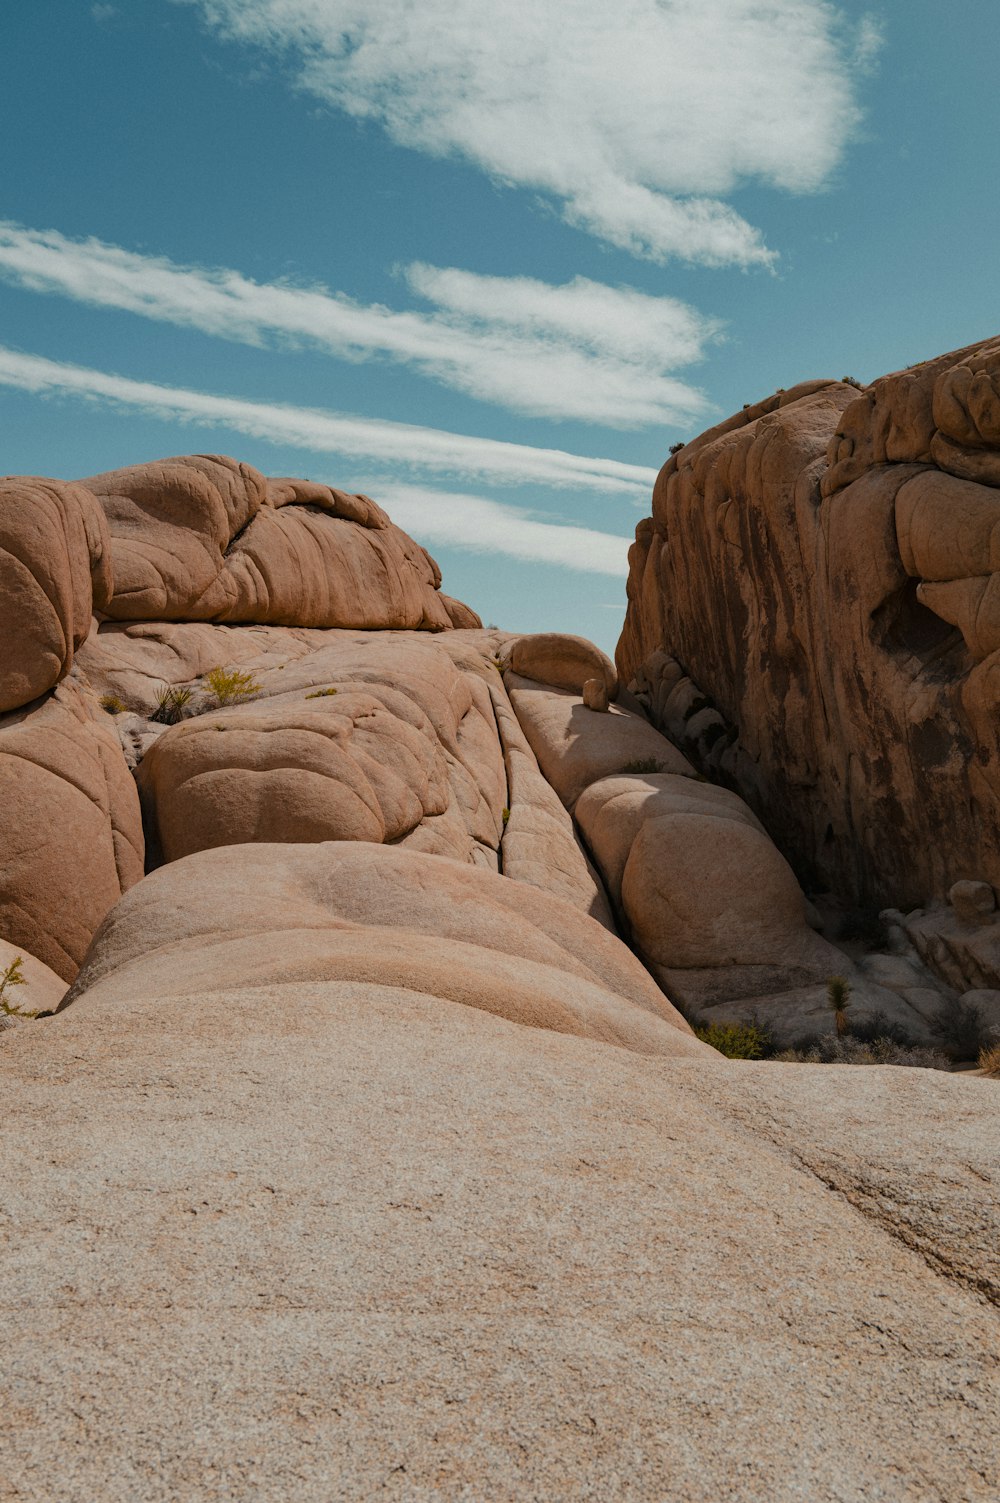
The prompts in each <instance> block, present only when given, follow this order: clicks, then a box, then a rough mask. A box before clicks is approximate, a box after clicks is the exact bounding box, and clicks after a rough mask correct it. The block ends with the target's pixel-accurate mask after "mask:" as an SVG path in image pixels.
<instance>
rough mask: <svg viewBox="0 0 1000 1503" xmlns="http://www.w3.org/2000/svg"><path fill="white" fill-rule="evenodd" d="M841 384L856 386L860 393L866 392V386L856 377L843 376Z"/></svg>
mask: <svg viewBox="0 0 1000 1503" xmlns="http://www.w3.org/2000/svg"><path fill="white" fill-rule="evenodd" d="M840 383H841V385H842V386H856V387H857V389H858V391H864V386H863V385H862V384H861V382H860V381H858V380H856V379H855V377H854V376H841V378H840Z"/></svg>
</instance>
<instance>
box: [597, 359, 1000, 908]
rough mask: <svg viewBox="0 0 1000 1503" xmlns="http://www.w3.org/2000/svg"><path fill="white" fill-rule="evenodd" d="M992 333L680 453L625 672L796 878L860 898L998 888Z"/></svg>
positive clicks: (637, 602)
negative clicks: (737, 797)
mask: <svg viewBox="0 0 1000 1503" xmlns="http://www.w3.org/2000/svg"><path fill="white" fill-rule="evenodd" d="M998 393H1000V341H992V342H988V343H985V344H981V345H976V346H974V347H972V348H970V349H968V350H963V351H959V352H957V353H955V354H951V355H946V356H942V357H940V358H939V359H937V360H934V361H929V362H927V363H926V364H924V365H919V366H915V367H913V368H912V369H910V370H908V371H903V372H900V373H898V374H896V375H892V376H887V377H885V378H883V379H882V380H879V381H876V382H874V383H873V385H872V386H870V387H869V388H868V389H867V390H865V391H862V392H861V393H860V394H859V392H858V390H857V389H856V388H855V387H852V386H851V385H848V384H845V383H841V382H812V383H809V384H807V385H805V386H801V387H796V388H793V389H792V390H789V391H786V392H781V393H778V394H777V395H775V396H773V397H770V398H768V399H767V400H766V401H764V402H760V403H757V404H756V405H754V406H750V407H747V408H745V409H744V410H743V412H742V413H738V414H736V415H735V416H734V417H733V418H730V419H729V420H728V422H726V423H723V424H721V425H719V426H718V427H717V428H713V429H711V430H709V431H708V432H707V433H704V434H702V435H701V436H700V437H699V438H697V439H695V440H694V441H693V442H691V443H689V444H686V445H685V446H684V447H683V448H682V449H681V450H680V451H679V452H678V453H677V454H675V455H673V456H672V457H671V458H670V459H669V460H668V462H667V463H666V465H664V467H663V469H662V471H661V472H660V475H659V478H658V480H657V483H656V487H655V491H654V496H653V514H652V517H651V518H649V519H648V520H646V521H645V522H643V523H641V524H640V526H639V527H638V529H637V532H636V542H635V545H634V546H633V548H632V550H631V553H630V570H629V584H628V593H629V607H628V615H627V619H626V622H625V628H624V631H623V634H622V638H621V641H620V643H619V647H618V653H617V659H618V668H619V672H620V675H621V678H622V681H623V682H624V683H626V684H629V683H630V684H631V685H632V687H633V688H634V689H635V690H636V691H637V692H638V693H639V695H640V697H641V698H642V700H643V702H644V703H645V705H646V706H647V707H648V709H649V711H650V713H651V714H652V715H653V717H654V719H655V720H656V722H657V723H658V724H660V725H661V726H663V728H664V729H665V730H666V731H667V732H668V734H670V735H671V736H672V738H673V739H674V740H675V741H677V743H678V744H679V745H680V746H681V748H682V749H683V750H684V751H685V753H686V754H687V755H688V756H689V757H690V758H692V759H693V760H694V761H695V763H696V765H698V766H700V767H701V768H702V769H703V770H705V771H706V772H708V773H709V774H710V775H712V776H718V777H721V778H722V779H723V780H725V781H728V782H729V783H730V784H731V786H733V787H735V788H737V789H738V790H739V791H740V792H741V793H742V794H743V796H744V797H745V798H746V799H747V800H748V802H749V803H750V804H751V806H752V807H753V809H754V810H755V812H756V813H757V814H758V815H759V816H760V818H761V819H762V821H763V823H764V824H765V826H766V827H767V829H768V831H769V833H770V834H771V835H772V836H773V837H774V838H775V839H776V841H777V843H778V845H779V846H780V847H781V849H782V850H783V851H784V852H785V854H786V855H787V856H788V857H789V859H790V860H791V862H792V864H793V866H794V867H795V868H796V870H797V872H798V874H799V876H800V878H801V879H802V880H804V881H805V882H806V883H807V885H809V886H812V887H815V888H832V889H833V890H834V891H836V892H837V893H838V894H840V895H841V896H842V897H843V898H845V899H847V900H848V901H850V902H854V903H857V904H860V905H864V906H868V905H879V906H881V905H885V904H890V903H891V904H894V905H896V906H898V907H900V908H912V907H913V906H914V905H916V904H922V903H926V902H928V901H929V900H938V901H943V900H944V899H945V897H946V895H947V894H948V892H949V891H950V890H951V888H952V887H953V885H954V884H955V883H956V882H959V881H965V880H978V881H983V882H985V883H986V884H988V885H990V886H992V887H994V888H995V887H997V886H1000V841H998V840H997V833H996V810H997V806H998V802H1000V739H998V724H1000V722H998V719H997V704H998V700H1000V605H998V604H997V602H1000V585H998V583H997V581H998V580H1000V543H998V542H997V541H996V540H997V539H1000V489H998V487H1000V395H998Z"/></svg>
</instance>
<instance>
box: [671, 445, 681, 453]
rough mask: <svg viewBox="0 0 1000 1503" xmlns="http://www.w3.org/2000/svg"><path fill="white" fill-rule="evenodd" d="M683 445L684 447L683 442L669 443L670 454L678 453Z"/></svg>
mask: <svg viewBox="0 0 1000 1503" xmlns="http://www.w3.org/2000/svg"><path fill="white" fill-rule="evenodd" d="M683 447H684V445H683V444H671V445H670V453H671V454H679V453H680V452H681V450H682V449H683Z"/></svg>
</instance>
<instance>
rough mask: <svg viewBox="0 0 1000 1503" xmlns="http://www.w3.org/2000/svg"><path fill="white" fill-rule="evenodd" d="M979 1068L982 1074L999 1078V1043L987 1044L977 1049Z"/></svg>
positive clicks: (994, 1078)
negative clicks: (983, 1047)
mask: <svg viewBox="0 0 1000 1503" xmlns="http://www.w3.org/2000/svg"><path fill="white" fill-rule="evenodd" d="M979 1068H980V1070H982V1072H983V1074H984V1075H989V1076H990V1077H991V1079H993V1080H1000V1044H989V1045H987V1047H986V1048H985V1049H980V1051H979Z"/></svg>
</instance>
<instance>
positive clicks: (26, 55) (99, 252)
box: [0, 0, 1000, 649]
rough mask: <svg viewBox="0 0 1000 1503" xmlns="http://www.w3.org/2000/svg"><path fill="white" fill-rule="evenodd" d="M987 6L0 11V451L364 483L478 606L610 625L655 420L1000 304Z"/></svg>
mask: <svg viewBox="0 0 1000 1503" xmlns="http://www.w3.org/2000/svg"><path fill="white" fill-rule="evenodd" d="M998 35H1000V13H998V11H997V8H996V4H995V0H959V3H958V4H956V5H955V6H953V7H948V8H944V7H941V6H937V5H931V4H929V3H926V0H884V3H878V0H872V3H869V4H854V3H849V0H843V3H839V4H837V3H821V0H620V3H619V5H618V6H611V7H609V6H607V5H606V4H604V3H598V0H561V3H558V4H556V3H552V0H549V3H544V0H535V3H534V4H533V5H528V4H526V3H524V0H491V3H486V0H448V3H447V4H446V3H444V0H419V3H417V4H415V3H413V0H106V3H97V4H94V3H91V0H7V4H6V5H5V6H4V8H3V15H2V19H0V41H2V44H3V57H4V89H3V91H2V92H0V121H2V139H3V141H4V156H3V162H2V167H0V182H2V196H0V315H2V323H0V440H2V449H0V469H2V470H5V471H7V472H9V473H34V474H48V475H55V476H65V477H71V476H83V475H87V474H89V473H93V472H95V471H98V470H102V469H109V468H112V467H116V466H118V465H122V464H129V463H134V462H137V461H139V460H143V459H150V458H155V457H159V456H161V455H166V454H172V453H182V452H185V451H190V450H201V451H221V452H227V453H232V454H236V455H237V456H239V457H240V458H242V459H245V460H248V461H250V462H251V463H253V464H256V465H258V466H259V467H260V468H261V469H263V470H265V471H267V472H269V473H271V474H301V475H307V476H310V477H311V478H313V479H323V480H328V481H331V482H333V483H335V484H337V485H340V486H342V487H345V488H347V489H361V490H366V491H368V492H369V493H370V494H372V495H374V496H375V497H376V498H378V499H380V500H382V501H383V502H384V503H385V504H386V506H387V508H388V510H389V511H390V514H391V515H392V516H393V517H394V518H395V519H396V520H398V521H399V522H400V523H401V524H402V525H403V526H405V527H406V528H407V530H408V531H410V532H411V533H412V534H413V535H414V536H415V537H417V538H419V539H420V541H422V542H424V543H425V544H426V545H427V546H428V547H429V548H430V550H431V552H432V553H434V555H435V556H436V557H437V559H438V561H439V562H440V564H441V566H442V569H443V572H444V581H445V588H446V589H447V590H448V591H449V592H450V593H452V594H455V595H458V596H460V597H461V598H463V599H465V600H467V601H468V602H469V603H470V604H472V605H473V606H474V607H475V608H476V609H477V610H479V611H480V613H481V614H482V616H483V618H484V619H485V620H489V621H496V622H498V623H500V624H502V625H506V626H510V627H512V628H515V629H520V630H547V629H559V630H566V631H577V632H580V633H582V634H584V635H587V636H590V637H592V638H593V639H595V640H596V641H599V642H600V643H601V645H602V646H604V647H606V648H608V649H611V648H613V645H614V642H615V640H616V639H617V635H618V631H619V628H620V623H621V618H622V614H623V610H624V578H625V551H626V544H627V540H628V539H629V538H630V537H631V535H632V532H633V529H634V527H635V523H636V521H637V520H638V519H639V518H640V517H641V516H643V515H645V514H647V512H648V509H649V488H650V480H651V476H652V473H653V472H655V470H656V469H657V468H658V467H659V465H660V464H661V463H662V461H663V460H664V458H665V457H666V454H667V450H668V447H669V445H670V444H671V443H673V442H676V441H677V440H679V439H684V438H688V437H691V436H692V435H693V434H695V433H697V432H698V431H700V429H702V428H703V427H705V426H707V425H708V424H709V423H711V422H712V421H715V420H717V419H718V418H720V417H723V416H725V415H727V414H728V413H729V412H731V411H733V410H734V409H736V408H738V407H740V406H741V405H742V404H743V403H744V402H747V401H751V400H754V399H756V398H758V397H760V396H763V395H765V394H766V393H768V392H769V391H772V390H773V389H774V388H775V387H776V386H779V385H780V386H790V385H792V384H793V383H794V382H796V381H798V380H802V379H806V378H809V377H813V376H841V375H853V376H855V377H857V378H859V379H861V380H870V379H872V378H873V377H874V376H876V375H879V374H881V373H882V372H884V371H887V370H892V369H895V368H898V367H900V366H903V365H907V364H910V363H911V362H913V361H916V360H919V359H923V358H927V357H929V356H931V355H934V354H937V353H939V352H941V351H943V350H946V349H950V348H956V347H959V346H961V345H963V344H967V343H971V342H972V341H974V340H977V339H980V338H985V337H986V336H987V335H990V334H993V333H995V332H996V330H997V323H998V322H1000V320H998V318H997V316H996V314H995V311H994V310H995V309H996V307H997V303H998V283H1000V258H998V256H997V245H998V241H1000V236H998V230H1000V202H998V196H997V193H996V184H997V182H998V180H1000V172H998V168H1000V141H998V134H997V132H996V131H995V130H994V129H993V128H992V125H991V121H992V118H993V110H992V108H991V106H992V102H993V96H994V91H995V77H996V64H997V52H998V47H997V41H998ZM623 540H625V541H623Z"/></svg>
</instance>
